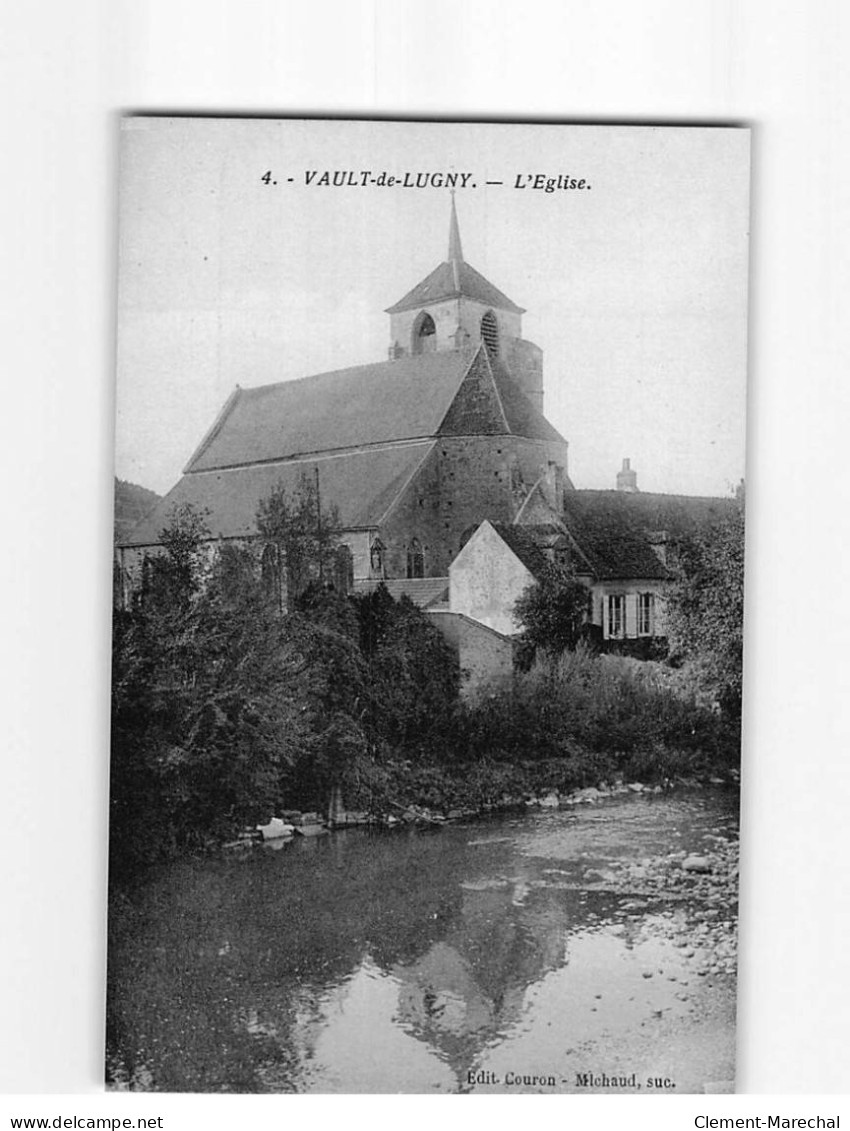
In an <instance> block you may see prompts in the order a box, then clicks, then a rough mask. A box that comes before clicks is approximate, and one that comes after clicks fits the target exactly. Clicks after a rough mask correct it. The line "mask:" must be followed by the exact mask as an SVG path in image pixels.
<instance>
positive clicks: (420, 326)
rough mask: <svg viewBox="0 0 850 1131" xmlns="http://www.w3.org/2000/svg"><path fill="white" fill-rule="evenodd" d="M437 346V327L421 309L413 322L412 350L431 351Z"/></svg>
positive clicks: (418, 351) (419, 351)
mask: <svg viewBox="0 0 850 1131" xmlns="http://www.w3.org/2000/svg"><path fill="white" fill-rule="evenodd" d="M436 348H437V327H436V326H435V325H434V319H433V318H432V317H431V315H430V314H428V313H427V311H424V310H423V311H422V313H421V314H420V315H419V317H418V318H417V319H416V321H415V322H414V324H413V352H414V353H432V352H433V351H434V350H435V349H436Z"/></svg>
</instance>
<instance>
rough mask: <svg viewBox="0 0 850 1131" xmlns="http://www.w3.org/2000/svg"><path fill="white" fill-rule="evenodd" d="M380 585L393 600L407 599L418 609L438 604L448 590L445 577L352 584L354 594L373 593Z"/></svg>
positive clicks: (373, 580) (365, 581)
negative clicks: (384, 587) (383, 586)
mask: <svg viewBox="0 0 850 1131" xmlns="http://www.w3.org/2000/svg"><path fill="white" fill-rule="evenodd" d="M380 585H385V586H386V589H387V592H388V593H389V595H390V596H391V597H393V598H395V600H398V599H399V597H409V598H410V600H411V601H412V602H413V603H414V605H418V606H419V608H420V609H427V608H428V607H429V606H431V605H436V604H439V602H440V601H442V600H444V599H446V597H447V594H448V589H449V579H448V578H447V577H406V578H404V577H403V578H397V579H395V580H391V579H390V580H386V581H381V580H378V579H369V580H361V581H355V582H354V592H355V593H374V591H375V590H376V589H377V588H378V586H380Z"/></svg>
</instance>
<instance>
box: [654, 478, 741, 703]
mask: <svg viewBox="0 0 850 1131" xmlns="http://www.w3.org/2000/svg"><path fill="white" fill-rule="evenodd" d="M678 564H679V573H680V578H679V581H678V583H677V585H676V588H675V590H674V592H673V595H672V598H671V601H670V608H669V618H668V619H669V637H670V649H671V659H672V660H673V661H674V662H676V663H680V662H687V663H689V664H690V665H692V666H693V668H694V669H695V670H696V672H697V673H698V676H699V678H700V680H701V682H702V684H703V686H704V688H705V690H706V693H707V694H708V695H709V696H710V697H711V699H713V701H714V702H715V703H716V704H717V706H718V707H719V708H721V709H722V711H723V712H724V714H725V715H726V716H727V717H729V718H730V719H740V715H741V692H742V682H743V660H744V635H743V633H744V492H743V488H740V489H739V490H738V493H737V496H736V505H735V506H734V507H733V508H731V509H730V511H729V512H727V513H726V514H725V515H724V517H723V518H722V519H720V520H718V521H717V522H716V523H715V524H714V525H713V526H712V527H711V529H709V530H706V531H703V532H702V533H701V534H699V535H697V536H695V537H693V538H692V539H690V540H689V541H688V542H687V543H685V544H684V545H683V546H681V547H680V551H679V563H678Z"/></svg>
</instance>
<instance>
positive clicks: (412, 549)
mask: <svg viewBox="0 0 850 1131" xmlns="http://www.w3.org/2000/svg"><path fill="white" fill-rule="evenodd" d="M407 576H408V577H424V576H425V555H424V554H423V552H422V545H421V543H420V542H419V539H418V538H414V539H413V540H412V541H411V543H410V545H409V546H408V548H407Z"/></svg>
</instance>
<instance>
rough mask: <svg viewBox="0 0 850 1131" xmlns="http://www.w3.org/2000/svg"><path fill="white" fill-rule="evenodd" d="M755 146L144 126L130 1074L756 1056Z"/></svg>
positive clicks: (604, 1077) (125, 321) (113, 986)
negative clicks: (750, 297) (743, 881)
mask: <svg viewBox="0 0 850 1131" xmlns="http://www.w3.org/2000/svg"><path fill="white" fill-rule="evenodd" d="M749 155H750V138H749V132H748V131H747V130H746V129H740V128H731V127H730V128H722V127H712V128H703V127H694V128H684V127H675V128H674V127H649V126H566V125H557V124H540V123H537V124H532V123H529V124H506V123H499V124H496V123H492V124H488V123H480V122H478V123H459V122H451V123H438V122H401V121H394V122H391V121H351V120H348V121H342V120H340V121H333V120H260V119H254V120H237V119H232V120H231V119H200V118H191V117H186V118H155V117H129V118H126V119H125V120H123V122H122V129H121V160H120V230H119V264H118V275H119V288H118V302H119V311H118V369H117V382H118V390H117V451H116V481H115V507H116V510H115V567H114V606H115V610H114V642H113V711H112V755H111V758H112V760H111V785H110V909H109V953H108V1003H107V1022H106V1023H107V1063H106V1078H107V1082H108V1086H109V1087H111V1088H113V1089H116V1090H120V1089H131V1090H148V1091H171V1092H249V1093H250V1092H284V1093H332V1092H335V1093H432V1092H445V1093H472V1094H486V1093H501V1094H514V1093H539V1094H552V1093H598V1094H610V1093H636V1094H647V1093H664V1094H682V1093H699V1092H710V1091H732V1090H734V1087H735V999H736V926H737V912H738V810H739V795H738V782H739V765H740V722H741V687H742V616H743V596H744V595H743V577H744V556H743V552H744V501H745V492H744V436H745V396H746V354H747V267H748V230H749V160H750V156H749Z"/></svg>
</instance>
